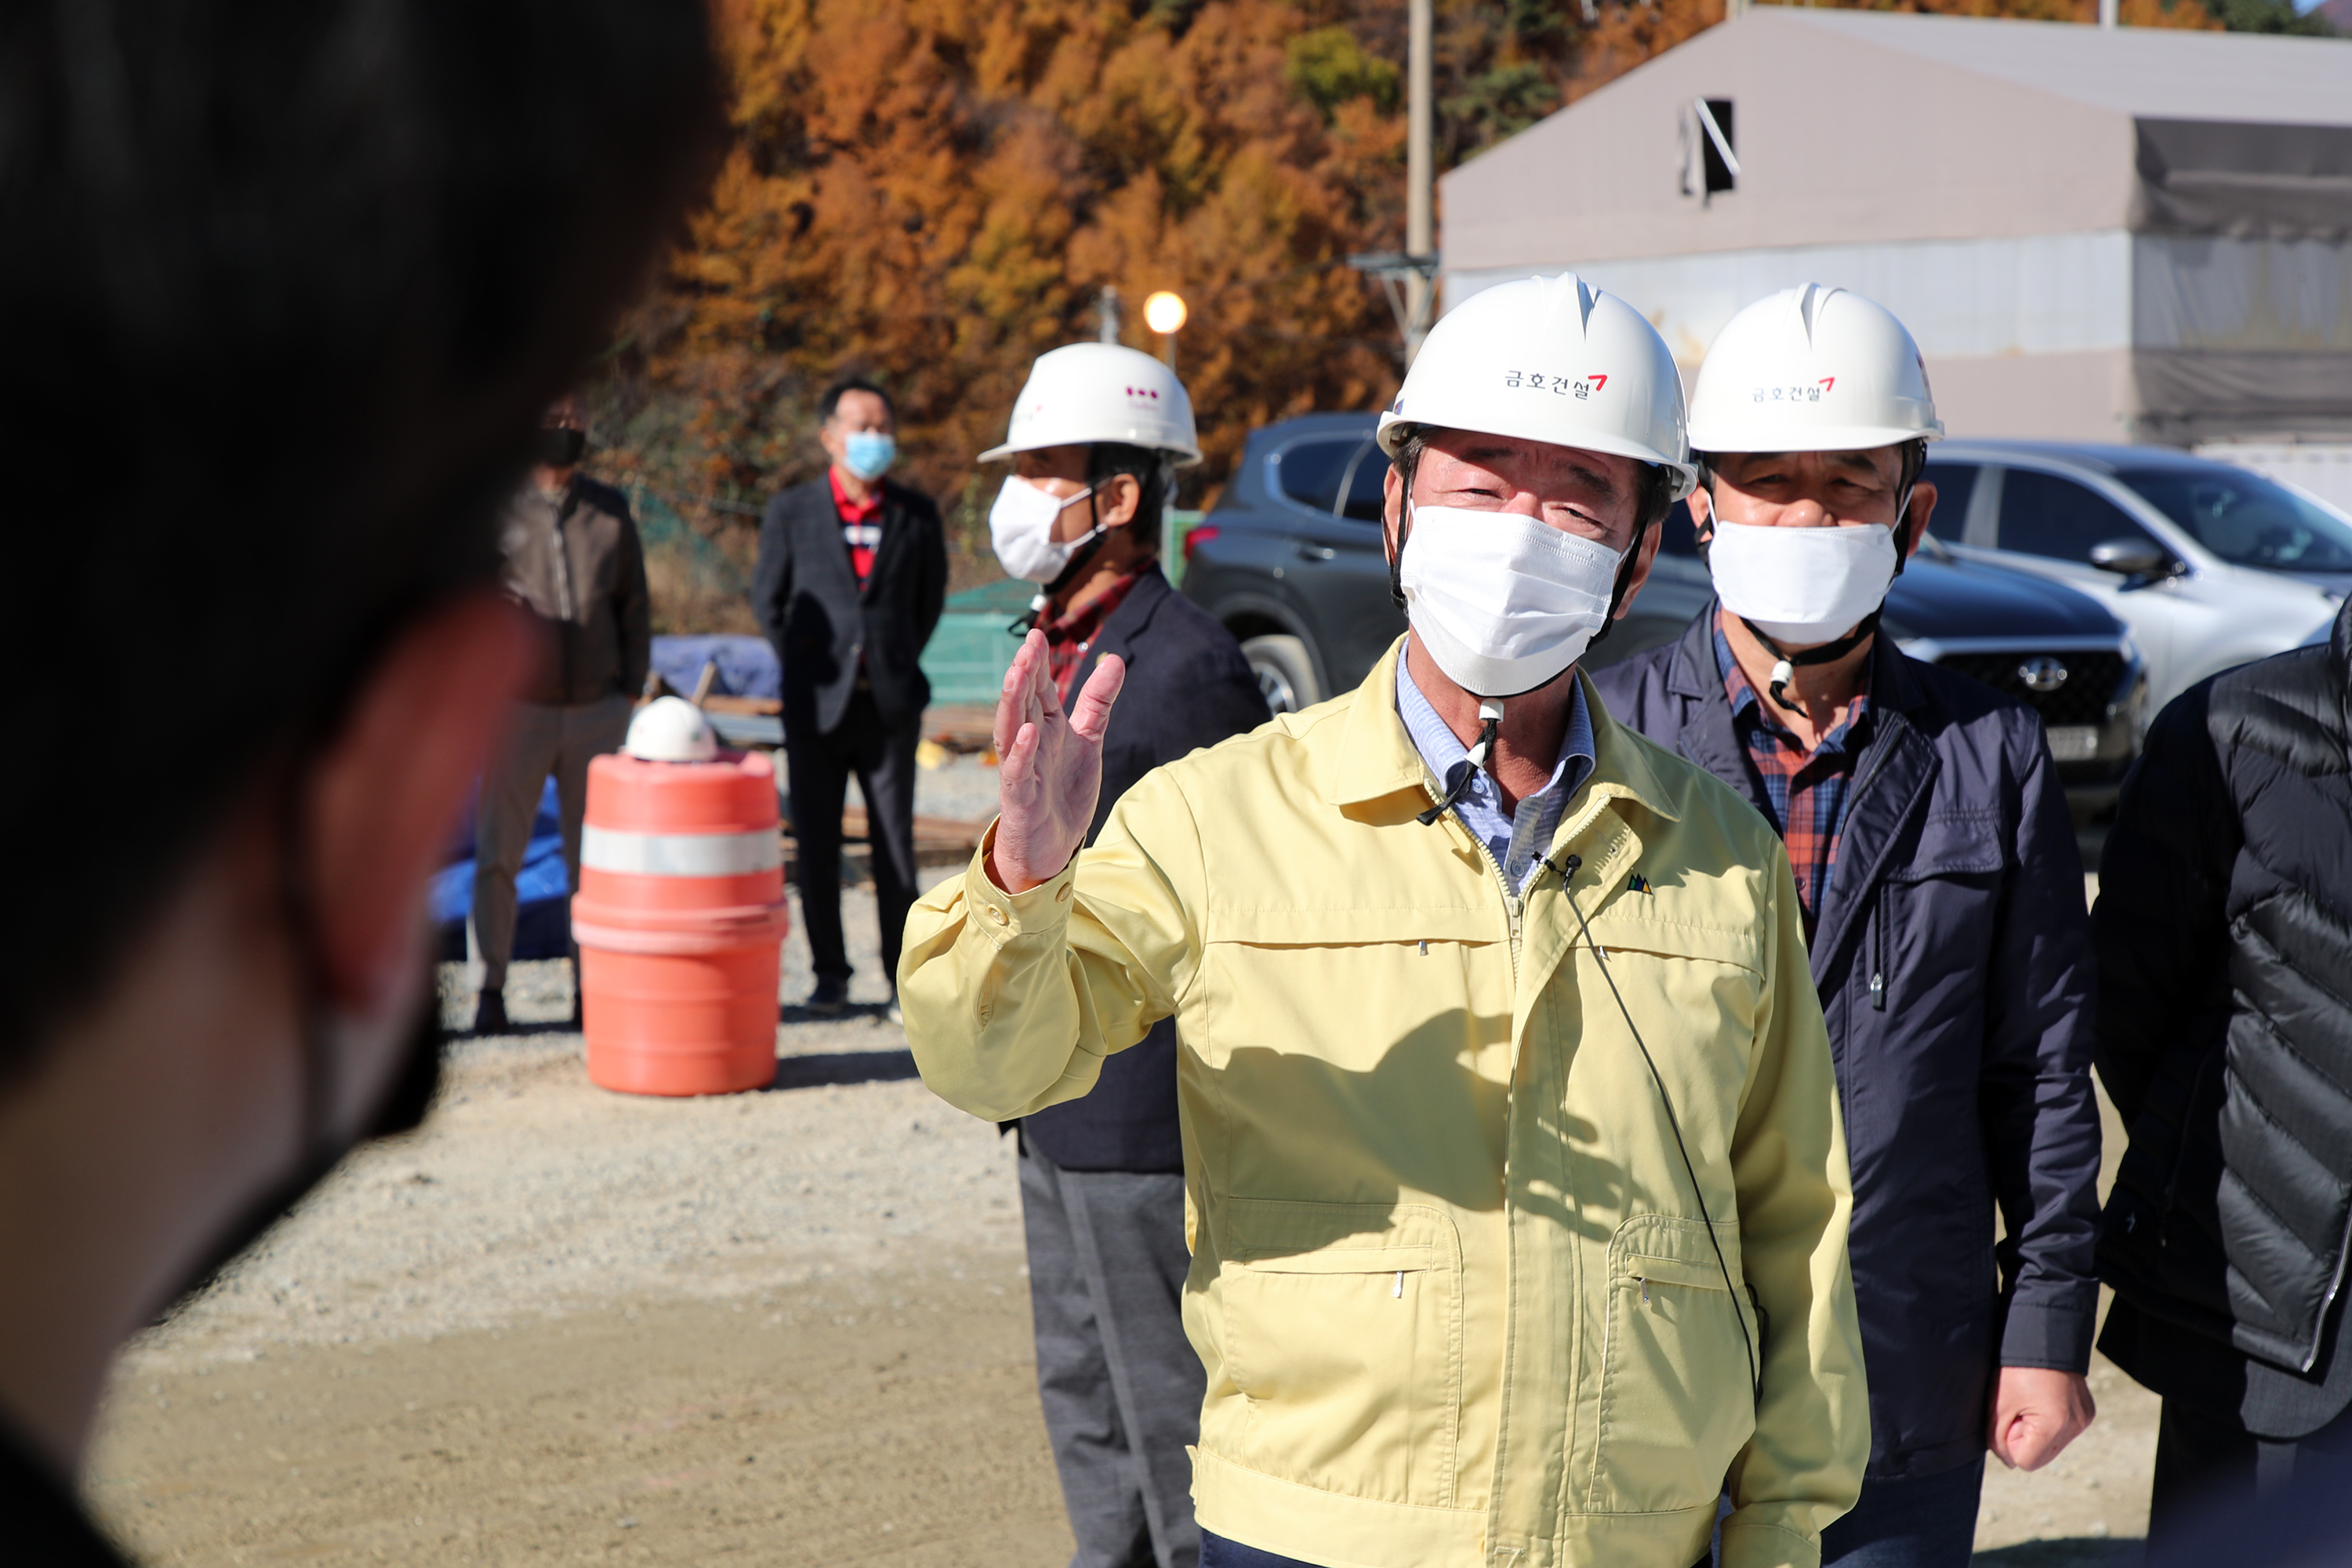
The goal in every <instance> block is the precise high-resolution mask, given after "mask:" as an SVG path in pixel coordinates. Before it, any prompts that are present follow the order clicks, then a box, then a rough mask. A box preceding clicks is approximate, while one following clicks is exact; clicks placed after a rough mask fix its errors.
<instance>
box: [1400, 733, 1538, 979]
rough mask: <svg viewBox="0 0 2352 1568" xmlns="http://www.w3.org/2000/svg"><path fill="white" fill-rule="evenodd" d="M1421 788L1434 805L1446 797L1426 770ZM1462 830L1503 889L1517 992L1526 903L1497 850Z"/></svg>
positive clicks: (1450, 814) (1512, 967)
mask: <svg viewBox="0 0 2352 1568" xmlns="http://www.w3.org/2000/svg"><path fill="white" fill-rule="evenodd" d="M1421 789H1422V793H1423V795H1427V796H1429V803H1430V804H1431V805H1436V804H1437V803H1438V802H1439V801H1441V800H1444V798H1445V797H1444V795H1442V794H1440V793H1439V792H1438V791H1436V790H1433V789H1431V788H1430V787H1429V778H1428V775H1427V773H1426V771H1424V772H1423V777H1422V781H1421ZM1446 815H1447V816H1449V817H1451V816H1453V815H1454V814H1453V813H1451V812H1448V813H1447V814H1446ZM1462 831H1463V832H1464V833H1465V834H1467V835H1468V837H1469V839H1470V842H1471V843H1472V844H1474V845H1476V846H1477V849H1478V855H1479V858H1481V859H1483V860H1485V861H1486V868H1487V869H1488V870H1490V871H1492V872H1494V873H1495V886H1496V888H1498V889H1501V890H1502V894H1503V912H1504V914H1506V915H1507V916H1508V917H1509V920H1510V922H1511V925H1510V929H1511V989H1512V991H1513V992H1514V993H1516V992H1517V990H1518V986H1519V933H1520V930H1521V925H1522V921H1523V920H1524V917H1525V914H1526V905H1525V904H1524V903H1523V902H1522V901H1521V900H1520V899H1519V896H1518V894H1517V893H1516V892H1514V891H1512V889H1511V884H1510V881H1509V879H1507V878H1506V877H1505V876H1504V875H1503V863H1502V862H1501V861H1500V860H1497V859H1496V858H1495V852H1494V851H1493V850H1492V849H1489V848H1487V847H1486V843H1485V842H1484V841H1483V840H1482V839H1480V838H1479V837H1478V836H1477V835H1476V834H1475V833H1471V832H1470V830H1469V829H1468V828H1467V827H1464V828H1463V829H1462Z"/></svg>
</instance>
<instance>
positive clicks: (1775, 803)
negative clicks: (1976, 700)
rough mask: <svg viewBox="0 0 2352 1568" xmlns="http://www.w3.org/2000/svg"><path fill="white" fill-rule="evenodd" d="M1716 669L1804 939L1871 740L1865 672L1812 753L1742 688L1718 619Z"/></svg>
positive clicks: (1743, 679) (1817, 915)
mask: <svg viewBox="0 0 2352 1568" xmlns="http://www.w3.org/2000/svg"><path fill="white" fill-rule="evenodd" d="M1715 668H1716V673H1717V674H1718V675H1720V676H1721V677H1722V678H1723V694H1724V695H1725V696H1726V697H1727V698H1729V699H1730V700H1731V727H1732V728H1733V729H1734V730H1736V731H1738V732H1739V738H1740V740H1741V741H1742V742H1745V743H1746V745H1747V748H1748V765H1749V766H1750V767H1752V768H1754V769H1755V770H1756V778H1757V782H1759V784H1762V785H1763V786H1764V796H1765V799H1767V800H1768V801H1769V802H1770V803H1771V806H1772V826H1775V827H1777V828H1779V829H1780V837H1781V839H1782V841H1783V842H1785V843H1786V844H1787V845H1788V847H1789V868H1790V870H1792V871H1794V872H1795V873H1796V874H1797V902H1798V903H1799V904H1800V905H1801V906H1802V908H1803V910H1804V916H1805V940H1806V941H1807V942H1811V941H1812V940H1813V927H1814V926H1815V924H1816V923H1818V921H1820V919H1821V910H1822V894H1823V893H1824V892H1826V891H1828V889H1829V882H1830V868H1831V867H1832V866H1834V865H1836V864H1837V847H1838V830H1839V829H1840V828H1841V827H1843V826H1844V824H1845V797H1846V795H1847V794H1848V793H1849V791H1850V790H1851V788H1852V786H1853V765H1854V763H1856V762H1858V761H1859V760H1860V759H1861V757H1862V752H1863V748H1864V746H1865V745H1867V744H1868V743H1869V742H1870V690H1869V686H1868V681H1869V671H1870V667H1869V666H1868V665H1867V664H1865V665H1864V666H1863V679H1864V685H1863V688H1862V689H1860V690H1858V691H1856V692H1855V693H1854V698H1853V703H1852V704H1851V705H1850V706H1848V707H1847V709H1846V712H1845V721H1844V722H1843V723H1841V724H1839V725H1838V727H1837V728H1836V729H1834V730H1832V731H1830V732H1829V733H1827V734H1825V735H1823V736H1822V743H1821V744H1820V745H1819V746H1818V747H1816V748H1815V749H1814V750H1813V751H1811V752H1806V751H1805V749H1804V748H1803V746H1801V744H1799V743H1798V741H1797V738H1796V737H1795V736H1794V735H1791V734H1790V733H1789V731H1787V730H1785V729H1782V728H1781V727H1780V720H1779V718H1778V717H1777V716H1776V715H1775V714H1774V713H1773V711H1772V705H1771V703H1769V701H1767V700H1764V699H1763V698H1762V697H1760V696H1759V695H1758V694H1757V691H1756V689H1755V688H1754V687H1752V686H1750V685H1748V677H1747V676H1745V675H1743V674H1741V673H1740V669H1739V661H1738V659H1736V658H1732V657H1731V640H1730V639H1729V638H1728V637H1725V636H1724V635H1723V623H1722V622H1721V621H1720V620H1718V621H1717V623H1716V627H1715Z"/></svg>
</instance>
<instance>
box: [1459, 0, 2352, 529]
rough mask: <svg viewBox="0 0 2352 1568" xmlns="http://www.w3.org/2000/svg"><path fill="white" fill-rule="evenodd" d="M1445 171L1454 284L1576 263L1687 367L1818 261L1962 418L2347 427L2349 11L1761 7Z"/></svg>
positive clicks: (2351, 119)
mask: <svg viewBox="0 0 2352 1568" xmlns="http://www.w3.org/2000/svg"><path fill="white" fill-rule="evenodd" d="M1441 188H1442V200H1443V213H1444V233H1443V252H1444V288H1445V295H1444V297H1445V300H1446V301H1447V303H1449V304H1451V303H1454V302H1458V301H1459V300H1462V299H1464V298H1465V297H1466V296H1468V295H1469V294H1471V293H1475V291H1477V290H1478V289H1482V288H1486V287H1487V286H1489V285H1491V284H1494V283H1497V282H1501V281H1504V280H1507V279H1513V278H1521V277H1526V276H1528V275H1529V274H1531V273H1538V272H1555V271H1559V270H1560V269H1562V268H1573V269H1574V270H1576V271H1578V272H1580V273H1582V274H1583V275H1584V276H1585V277H1587V278H1589V279H1591V280H1593V281H1594V282H1596V283H1598V284H1599V285H1600V286H1601V287H1602V288H1604V289H1609V290H1611V291H1612V292H1613V293H1616V294H1618V295H1620V296H1621V297H1622V298H1623V299H1625V300H1629V301H1631V302H1632V303H1633V304H1635V305H1637V306H1638V307H1640V308H1641V309H1642V310H1644V311H1646V312H1648V313H1649V315H1650V317H1651V319H1652V320H1653V321H1655V322H1656V323H1657V325H1658V327H1659V329H1660V330H1661V331H1663V332H1664V334H1665V336H1666V341H1667V342H1669V343H1671V344H1673V345H1674V349H1675V355H1676V357H1678V358H1679V359H1681V360H1682V361H1683V362H1684V365H1685V374H1687V373H1688V370H1689V369H1690V367H1692V366H1694V365H1696V363H1697V362H1698V360H1699V358H1700V356H1701V355H1702V353H1704V352H1705V349H1706V344H1707V343H1708V342H1709V341H1710V340H1711V339H1712V338H1713V337H1714V335H1715V333H1716V331H1717V329H1719V328H1720V327H1721V326H1722V325H1723V324H1724V322H1725V321H1727V320H1728V319H1729V318H1730V316H1731V314H1732V312H1733V311H1734V310H1738V308H1739V307H1740V306H1741V305H1743V304H1746V303H1747V302H1748V301H1749V300H1754V299H1756V298H1758V297H1759V296H1760V295H1763V294H1766V293H1768V292H1770V291H1771V290H1773V289H1781V288H1786V287H1789V286H1790V285H1793V284H1797V283H1802V282H1806V281H1820V282H1824V283H1833V284H1842V285H1844V286H1846V287H1849V288H1852V289H1857V290H1859V291H1861V292H1862V293H1864V294H1867V295H1869V296H1871V297H1872V298H1874V299H1875V300H1879V301H1881V302H1882V303H1884V304H1885V305H1886V306H1887V307H1888V308H1889V309H1891V310H1894V311H1895V313H1896V314H1897V315H1899V316H1901V317H1902V318H1903V319H1904V321H1906V322H1907V323H1908V324H1909V325H1910V327H1911V329H1912V331H1914V333H1916V335H1917V337H1918V340H1919V343H1920V346H1921V348H1922V350H1923V351H1924V352H1925V353H1926V355H1927V366H1928V371H1929V374H1930V375H1931V378H1932V380H1933V382H1934V384H1935V388H1936V393H1937V403H1938V405H1939V406H1940V408H1941V410H1942V413H1943V416H1944V418H1945V422H1946V424H1947V426H1948V427H1949V429H1950V430H1951V431H1952V433H1953V434H1955V435H1976V436H2029V437H2057V438H2075V439H2095V440H2132V441H2157V442H2164V443H2168V444H2171V445H2175V446H2201V445H2205V444H2208V443H2214V442H2231V443H2248V444H2249V445H2248V446H2247V447H2246V448H2245V450H2246V451H2247V452H2248V453H2249V455H2251V454H2252V452H2254V451H2255V450H2256V449H2257V447H2258V446H2259V448H2260V449H2263V450H2269V451H2273V452H2275V451H2287V452H2289V453H2290V455H2294V454H2295V453H2296V452H2298V451H2299V452H2300V456H2301V458H2303V459H2305V468H2307V469H2308V472H2307V473H2305V474H2298V475H2291V476H2288V477H2297V478H2300V479H2302V480H2303V482H2305V483H2311V482H2312V476H2314V475H2316V474H2318V473H2319V472H2320V465H2316V464H2315V462H2313V461H2311V460H2313V459H2319V458H2330V457H2334V456H2338V455H2342V454H2340V453H2338V452H2336V451H2335V450H2334V448H2336V447H2338V446H2339V444H2352V40H2340V39H2309V38H2284V37H2256V36H2252V35H2245V34H2223V33H2182V32H2170V31H2156V30H2144V29H2137V28H2124V29H2115V30H2105V29H2100V28H2095V27H2087V26H2066V25H2063V24H2057V23H2044V22H2016V21H1995V20H1979V19H1973V18H1960V17H1945V16H1911V15H1902V14H1896V13H1887V12H1860V11H1817V10H1798V9H1784V8H1780V7H1771V8H1766V9H1757V10H1750V11H1748V12H1747V13H1746V14H1745V15H1743V16H1737V17H1735V18H1734V19H1733V20H1730V21H1727V22H1726V23H1725V24H1723V25H1722V26H1717V27H1714V28H1711V29H1709V30H1708V31H1706V33H1703V34H1701V35H1700V36H1698V37H1696V38H1694V39H1692V40H1690V41H1689V42H1687V43H1685V44H1684V45H1682V46H1681V47H1677V48H1675V49H1672V50H1669V51H1668V52H1667V53H1665V54H1664V55H1661V56H1660V57H1658V58H1656V59H1654V60H1652V61H1650V62H1649V63H1648V64H1646V65H1643V67H1641V68H1639V69H1637V70H1634V71H1633V72H1631V73H1629V74H1628V75H1626V76H1624V77H1622V78H1621V79H1618V80H1616V81H1614V82H1612V83H1611V84H1610V85H1609V86H1607V87H1605V88H1603V89H1601V90H1599V91H1597V92H1595V93H1593V94H1591V96H1590V97H1587V98H1584V99H1582V100H1579V101H1578V102H1576V103H1575V104H1573V105H1571V106H1570V107H1569V108H1567V109H1565V110H1561V111H1559V113H1557V114H1554V115H1552V116H1551V117H1550V118H1549V119H1548V120H1546V121H1543V122H1542V123H1540V124H1538V125H1537V126H1535V127H1533V128H1531V129H1529V130H1528V131H1527V132H1523V133H1521V134H1520V135H1518V136H1516V137H1514V138H1512V139H1511V140H1510V141H1508V142H1504V143H1502V144H1501V145H1499V146H1497V147H1496V148H1494V149H1493V150H1492V151H1490V152H1488V153H1485V154H1483V155H1482V156H1480V157H1478V158H1476V159H1474V160H1473V161H1471V162H1470V163H1465V164H1464V165H1463V166H1462V167H1460V168H1459V169H1456V170H1454V172H1453V173H1452V174H1449V175H1447V176H1446V177H1445V179H1444V182H1443V184H1442V187H1441ZM2283 443H2296V444H2299V445H2298V447H2286V446H2284V445H2283ZM2313 443H2315V444H2316V445H2315V446H2308V445H2302V444H2313ZM2346 449H2347V451H2352V447H2347V448H2346ZM2263 466H2265V467H2271V466H2273V465H2272V464H2271V463H2267V462H2266V463H2264V464H2263ZM2336 467H2338V468H2345V469H2346V471H2347V473H2352V466H2347V465H2345V464H2341V463H2339V464H2336ZM2314 488H2318V489H2328V488H2333V487H2332V486H2328V485H2326V484H2324V483H2323V484H2318V485H2315V486H2314ZM2344 499H2346V500H2352V497H2346V498H2344Z"/></svg>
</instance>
